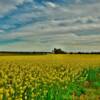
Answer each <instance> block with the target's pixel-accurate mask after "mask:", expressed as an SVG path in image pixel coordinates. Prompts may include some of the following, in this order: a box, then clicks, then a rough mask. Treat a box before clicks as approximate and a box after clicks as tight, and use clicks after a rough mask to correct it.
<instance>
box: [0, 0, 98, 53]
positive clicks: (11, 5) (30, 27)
mask: <svg viewBox="0 0 100 100" xmlns="http://www.w3.org/2000/svg"><path fill="white" fill-rule="evenodd" d="M53 48H62V49H63V50H66V51H88V52H90V51H100V0H0V51H51V50H52V49H53Z"/></svg>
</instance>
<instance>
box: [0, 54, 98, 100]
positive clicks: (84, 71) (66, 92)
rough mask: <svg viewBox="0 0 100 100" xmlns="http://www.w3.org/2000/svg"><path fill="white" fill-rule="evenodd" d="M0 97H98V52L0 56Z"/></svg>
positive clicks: (15, 99)
mask: <svg viewBox="0 0 100 100" xmlns="http://www.w3.org/2000/svg"><path fill="white" fill-rule="evenodd" d="M0 100H100V55H85V54H84V55H78V54H76V55H74V54H73V55H70V54H64V55H59V54H58V55H53V54H49V55H33V56H21V55H20V56H0Z"/></svg>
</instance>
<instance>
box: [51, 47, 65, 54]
mask: <svg viewBox="0 0 100 100" xmlns="http://www.w3.org/2000/svg"><path fill="white" fill-rule="evenodd" d="M53 53H54V54H65V53H66V52H64V51H63V50H61V49H60V48H59V49H56V48H54V50H53Z"/></svg>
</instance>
